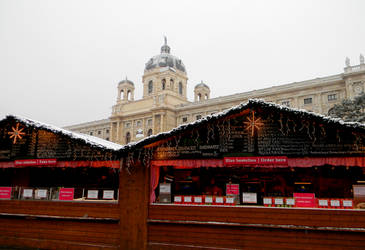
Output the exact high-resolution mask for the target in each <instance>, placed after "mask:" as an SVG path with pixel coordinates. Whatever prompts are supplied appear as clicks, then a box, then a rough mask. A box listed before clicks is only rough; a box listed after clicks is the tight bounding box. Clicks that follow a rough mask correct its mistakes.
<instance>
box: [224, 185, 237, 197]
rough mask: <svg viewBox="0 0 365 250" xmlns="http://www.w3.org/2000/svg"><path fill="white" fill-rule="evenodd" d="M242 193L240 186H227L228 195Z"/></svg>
mask: <svg viewBox="0 0 365 250" xmlns="http://www.w3.org/2000/svg"><path fill="white" fill-rule="evenodd" d="M239 193H240V185H239V184H226V194H227V195H238V194H239Z"/></svg>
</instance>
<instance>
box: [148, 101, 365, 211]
mask: <svg viewBox="0 0 365 250" xmlns="http://www.w3.org/2000/svg"><path fill="white" fill-rule="evenodd" d="M363 130H364V126H362V125H361V124H343V123H339V122H338V121H337V120H332V119H330V118H324V117H322V116H317V115H315V114H312V113H308V112H305V111H293V110H291V109H288V108H285V107H282V106H278V105H275V104H271V103H264V102H262V101H256V100H252V101H250V102H249V103H247V104H242V105H240V106H237V107H235V108H232V109H230V110H228V111H227V112H225V113H222V114H220V115H215V116H208V117H207V118H206V119H205V120H202V121H199V122H195V123H192V124H188V125H184V126H182V129H181V131H182V132H179V129H176V130H175V131H172V133H170V134H165V135H164V136H163V135H161V136H160V137H161V139H160V141H158V142H156V143H154V144H152V145H153V146H152V148H153V150H152V148H150V149H151V151H152V152H153V160H152V162H151V195H150V197H151V202H152V203H156V202H161V197H160V195H161V194H160V193H159V190H158V186H159V184H161V183H163V182H164V179H163V178H162V176H166V175H169V176H171V177H172V178H170V180H171V181H170V183H171V193H170V194H169V195H171V197H172V201H171V202H170V203H175V204H186V205H187V204H193V205H194V204H198V205H226V204H233V205H245V206H267V207H269V206H270V207H295V208H333V209H341V208H342V209H348V208H359V205H358V204H361V203H362V204H361V205H363V204H365V202H360V200H361V199H363V198H362V197H365V195H364V196H363V195H362V193H365V192H363V191H359V190H360V189H356V187H355V186H354V187H353V185H354V184H356V183H357V182H358V181H361V180H365V175H364V173H363V170H362V168H364V167H365V158H364V151H365V137H364V136H363V135H362V134H361V133H362V132H361V131H363ZM167 170H168V171H167ZM231 184H234V185H236V186H234V187H235V189H234V190H235V191H234V192H233V191H232V190H233V189H232V187H233V186H230V185H231ZM355 189H356V190H357V191H355ZM195 196H197V197H198V201H197V202H194V197H195ZM175 197H176V198H175ZM199 197H202V198H201V200H200V198H199ZM232 198H233V202H232ZM354 199H355V200H359V202H356V204H355V202H354ZM227 201H228V202H227ZM325 201H328V202H327V204H325V203H326V202H325ZM364 201H365V199H364ZM165 202H166V201H165ZM167 203H169V202H167ZM361 205H360V206H361Z"/></svg>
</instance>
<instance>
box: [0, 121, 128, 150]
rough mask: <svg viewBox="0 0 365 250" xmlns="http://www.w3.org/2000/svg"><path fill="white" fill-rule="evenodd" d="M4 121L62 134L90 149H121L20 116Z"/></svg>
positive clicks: (108, 142)
mask: <svg viewBox="0 0 365 250" xmlns="http://www.w3.org/2000/svg"><path fill="white" fill-rule="evenodd" d="M5 119H14V120H15V121H17V122H21V123H23V124H25V125H26V126H29V127H34V128H37V129H44V130H47V131H50V132H52V133H56V134H62V135H64V136H67V137H69V138H70V139H76V140H81V141H83V142H84V143H86V144H87V145H90V146H92V147H98V148H101V149H108V150H113V151H118V150H120V149H121V148H123V146H122V145H119V144H116V143H113V142H110V141H106V140H104V139H101V138H98V137H94V136H91V135H85V134H80V133H76V132H71V131H69V130H66V129H62V128H59V127H56V126H54V125H50V124H46V123H43V122H39V121H35V120H32V119H29V118H25V117H21V116H15V115H7V116H6V117H5V118H4V119H1V120H0V122H1V121H3V120H5Z"/></svg>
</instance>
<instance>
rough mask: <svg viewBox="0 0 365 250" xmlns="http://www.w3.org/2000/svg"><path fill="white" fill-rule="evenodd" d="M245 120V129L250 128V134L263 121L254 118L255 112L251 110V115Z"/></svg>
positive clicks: (252, 133)
mask: <svg viewBox="0 0 365 250" xmlns="http://www.w3.org/2000/svg"><path fill="white" fill-rule="evenodd" d="M247 120H248V121H247V122H243V123H244V124H246V125H247V127H246V129H247V130H248V131H250V130H251V136H253V135H254V133H255V129H259V128H260V127H261V126H263V125H264V123H262V122H261V118H255V112H252V117H247Z"/></svg>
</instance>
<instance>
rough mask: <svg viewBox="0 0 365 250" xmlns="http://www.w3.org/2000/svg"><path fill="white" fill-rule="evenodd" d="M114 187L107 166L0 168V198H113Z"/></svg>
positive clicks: (115, 197)
mask: <svg viewBox="0 0 365 250" xmlns="http://www.w3.org/2000/svg"><path fill="white" fill-rule="evenodd" d="M118 189H119V172H118V170H115V169H111V168H36V167H30V168H6V169H0V200H1V199H3V200H4V199H17V200H39V201H41V200H54V201H80V202H81V201H95V202H96V201H97V202H117V201H118Z"/></svg>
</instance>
